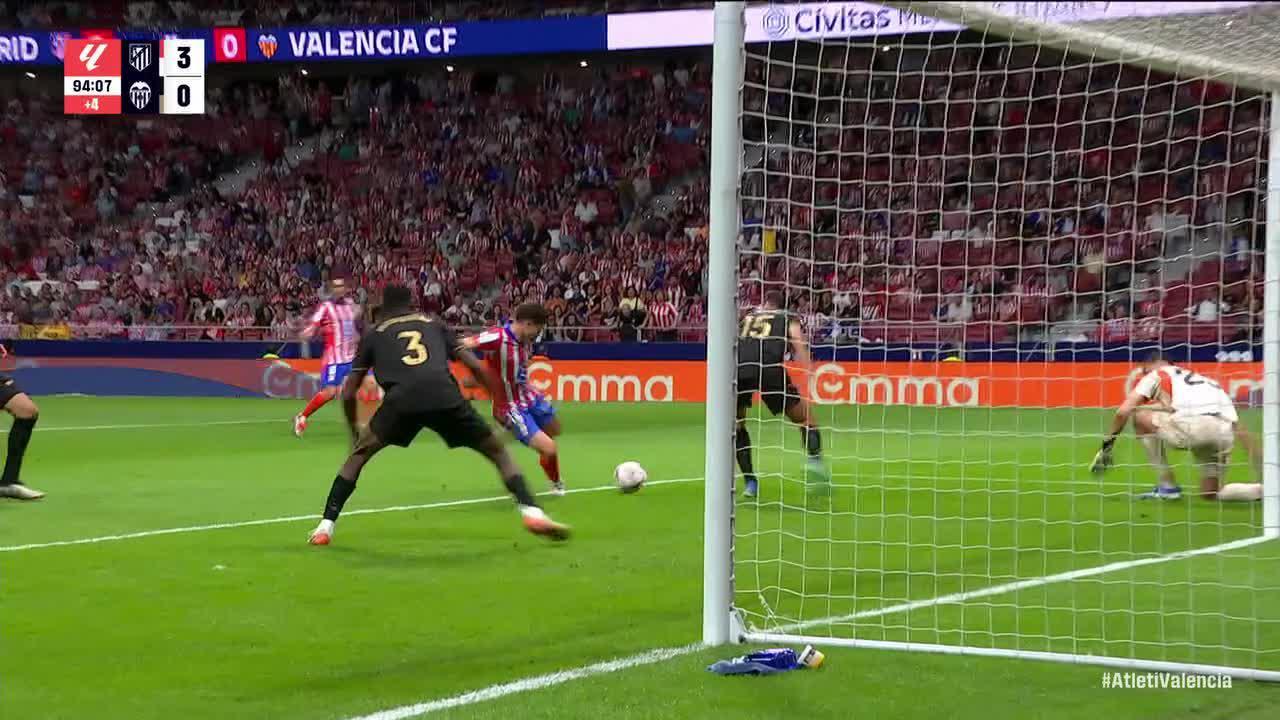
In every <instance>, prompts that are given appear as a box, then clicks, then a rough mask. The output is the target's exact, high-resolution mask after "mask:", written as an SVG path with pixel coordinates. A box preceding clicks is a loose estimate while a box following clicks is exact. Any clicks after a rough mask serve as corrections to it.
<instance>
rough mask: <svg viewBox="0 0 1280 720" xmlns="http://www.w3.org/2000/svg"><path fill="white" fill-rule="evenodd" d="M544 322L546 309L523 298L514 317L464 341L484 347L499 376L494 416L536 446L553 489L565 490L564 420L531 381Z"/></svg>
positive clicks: (490, 365) (558, 491)
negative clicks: (560, 444)
mask: <svg viewBox="0 0 1280 720" xmlns="http://www.w3.org/2000/svg"><path fill="white" fill-rule="evenodd" d="M546 326H547V311H546V309H545V308H544V307H542V306H541V305H539V304H537V303H525V304H523V305H520V306H519V307H517V308H516V313H515V317H514V319H512V320H510V321H509V322H507V324H506V325H500V326H498V327H492V328H489V329H488V330H486V331H484V332H482V333H480V334H479V335H476V336H474V337H469V338H464V339H463V341H462V343H463V345H465V346H466V347H467V348H468V349H470V350H480V351H483V352H484V353H486V355H485V362H486V363H488V365H489V370H490V371H491V372H492V373H493V374H494V375H496V376H497V378H498V393H497V394H495V395H493V417H494V418H495V419H496V420H497V421H498V422H499V423H501V424H502V426H503V427H505V428H506V429H507V430H508V431H509V432H510V433H511V434H512V435H514V436H515V438H516V439H517V440H519V441H520V442H522V443H524V444H525V445H527V446H529V447H531V448H533V449H534V450H535V451H537V453H538V462H539V463H540V464H541V465H542V470H543V472H545V473H546V474H547V480H548V481H550V482H551V491H552V492H553V493H555V494H556V495H563V494H564V482H563V481H562V480H561V479H560V457H559V455H557V448H556V441H555V440H554V438H555V437H556V436H557V435H559V434H560V421H559V419H557V418H556V411H555V408H554V407H552V406H551V402H550V401H548V400H547V398H546V396H544V395H543V394H542V393H540V392H537V391H536V390H533V389H532V388H530V387H529V358H530V357H532V355H533V341H534V340H536V339H538V336H539V335H541V334H542V331H543V329H544V328H546Z"/></svg>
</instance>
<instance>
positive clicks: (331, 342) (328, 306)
mask: <svg viewBox="0 0 1280 720" xmlns="http://www.w3.org/2000/svg"><path fill="white" fill-rule="evenodd" d="M359 317H360V308H359V307H358V306H357V305H356V304H355V303H353V302H351V301H349V300H346V299H343V300H340V301H338V302H334V301H333V300H326V301H324V302H322V303H320V305H319V307H317V308H316V311H315V312H314V313H312V314H311V320H310V321H309V322H308V323H307V332H308V333H310V334H312V335H314V334H316V333H319V334H320V336H321V337H322V338H324V355H322V356H321V362H323V363H324V364H325V365H342V364H344V363H349V362H352V361H353V360H355V359H356V346H357V345H359V343H360V331H359V329H358V327H357V319H358V318H359Z"/></svg>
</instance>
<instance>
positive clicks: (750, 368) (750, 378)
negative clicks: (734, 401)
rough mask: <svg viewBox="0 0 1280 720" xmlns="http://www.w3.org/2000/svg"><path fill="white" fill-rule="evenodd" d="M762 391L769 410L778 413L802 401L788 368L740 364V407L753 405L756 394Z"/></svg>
mask: <svg viewBox="0 0 1280 720" xmlns="http://www.w3.org/2000/svg"><path fill="white" fill-rule="evenodd" d="M757 392H759V393H760V399H761V400H763V401H764V405H765V407H767V408H769V412H771V413H773V414H774V415H778V414H780V413H781V412H783V411H784V410H790V409H791V408H793V407H795V405H796V403H798V402H800V391H798V390H796V386H795V385H793V384H791V377H790V376H789V375H787V369H786V368H785V367H782V366H781V365H776V366H763V365H753V364H747V365H739V366H738V409H739V410H746V409H748V408H750V407H751V405H752V403H753V402H754V399H755V394H756V393H757Z"/></svg>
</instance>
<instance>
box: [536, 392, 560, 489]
mask: <svg viewBox="0 0 1280 720" xmlns="http://www.w3.org/2000/svg"><path fill="white" fill-rule="evenodd" d="M529 415H530V416H531V417H532V419H533V422H534V423H536V424H537V426H538V428H539V431H538V432H536V433H534V434H533V437H531V438H529V447H531V448H533V449H534V450H535V451H537V453H538V464H539V465H541V466H542V471H543V472H544V473H546V474H547V481H548V482H550V483H551V492H552V493H554V494H556V495H564V480H563V479H562V478H561V477H560V446H559V443H557V442H556V441H555V438H556V437H557V436H558V435H559V434H560V419H559V418H557V417H556V410H555V408H554V407H552V406H551V403H550V402H548V401H547V399H546V398H543V397H540V398H538V401H537V402H536V403H534V405H533V407H531V408H529Z"/></svg>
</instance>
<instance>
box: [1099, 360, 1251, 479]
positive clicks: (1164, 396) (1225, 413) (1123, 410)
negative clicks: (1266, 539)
mask: <svg viewBox="0 0 1280 720" xmlns="http://www.w3.org/2000/svg"><path fill="white" fill-rule="evenodd" d="M1142 371H1143V375H1142V379H1140V380H1139V381H1138V384H1137V385H1135V386H1134V388H1133V390H1132V391H1130V392H1129V395H1128V397H1126V398H1125V400H1124V403H1122V404H1121V405H1120V407H1119V408H1118V409H1117V410H1116V414H1115V418H1114V419H1113V420H1112V421H1111V429H1110V432H1108V433H1107V436H1106V438H1105V439H1104V440H1103V442H1102V449H1101V450H1099V451H1098V453H1097V455H1096V456H1095V457H1094V459H1093V465H1092V466H1091V468H1090V469H1091V470H1092V471H1093V472H1094V473H1099V474H1100V473H1102V472H1104V471H1105V470H1106V469H1107V468H1108V467H1110V466H1111V465H1112V463H1113V460H1112V448H1114V447H1115V443H1116V438H1117V437H1118V436H1119V435H1120V433H1121V432H1123V431H1124V428H1125V426H1126V425H1127V424H1128V423H1129V420H1130V419H1131V418H1132V420H1133V430H1134V433H1135V434H1136V435H1137V436H1138V440H1139V441H1140V442H1141V443H1142V447H1143V448H1144V449H1145V450H1146V453H1147V459H1148V460H1150V461H1151V464H1152V465H1153V466H1154V467H1155V468H1156V471H1157V472H1158V473H1159V476H1158V477H1159V482H1158V484H1157V485H1156V487H1155V489H1153V490H1151V491H1150V492H1145V493H1142V494H1141V495H1139V496H1138V497H1140V498H1144V499H1157V500H1177V499H1179V498H1181V497H1182V488H1180V487H1178V484H1177V482H1176V481H1175V480H1174V477H1173V468H1171V467H1170V466H1169V460H1168V457H1167V456H1166V448H1168V447H1173V448H1175V449H1177V450H1187V451H1189V452H1190V453H1191V456H1192V457H1193V458H1194V459H1195V461H1196V465H1197V466H1198V467H1199V468H1200V495H1201V497H1203V498H1205V499H1208V500H1212V499H1214V498H1217V499H1218V500H1260V499H1262V484H1261V483H1260V482H1258V483H1231V484H1229V485H1226V486H1225V487H1219V485H1220V483H1221V482H1222V476H1223V473H1224V472H1225V470H1226V466H1227V463H1228V460H1229V459H1230V457H1231V450H1232V448H1233V447H1235V443H1236V442H1239V443H1240V444H1241V445H1243V446H1244V448H1245V449H1246V450H1247V451H1248V453H1249V459H1250V460H1251V461H1252V463H1253V465H1254V468H1255V470H1257V471H1258V474H1259V475H1261V469H1262V468H1261V463H1262V455H1261V449H1260V447H1259V445H1258V442H1257V439H1256V438H1255V437H1254V436H1253V434H1252V433H1250V432H1249V431H1248V430H1247V429H1246V428H1245V427H1244V425H1242V424H1241V423H1240V418H1239V416H1238V415H1237V414H1236V408H1235V404H1234V403H1232V402H1231V397H1230V396H1228V395H1227V393H1226V391H1224V390H1223V389H1222V386H1221V385H1219V384H1218V383H1216V382H1214V381H1213V380H1210V379H1209V378H1206V377H1204V376H1203V375H1200V374H1198V373H1195V372H1192V371H1190V370H1188V369H1186V368H1182V367H1178V366H1177V365H1174V364H1172V363H1170V362H1168V361H1167V360H1165V359H1164V357H1163V356H1161V355H1158V354H1157V355H1154V356H1152V357H1151V358H1150V359H1148V360H1147V361H1146V362H1144V363H1143V364H1142Z"/></svg>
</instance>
